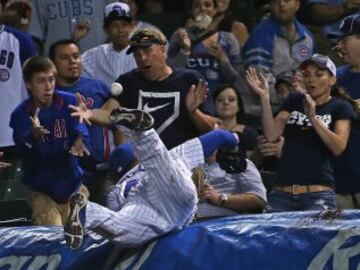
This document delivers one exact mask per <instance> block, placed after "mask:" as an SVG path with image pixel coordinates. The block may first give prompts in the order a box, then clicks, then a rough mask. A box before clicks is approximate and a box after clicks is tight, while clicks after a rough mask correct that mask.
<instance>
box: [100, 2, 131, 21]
mask: <svg viewBox="0 0 360 270" xmlns="http://www.w3.org/2000/svg"><path fill="white" fill-rule="evenodd" d="M132 19H133V18H132V17H131V14H130V8H129V6H128V5H127V4H125V3H121V2H116V3H111V4H109V5H107V6H106V7H105V9H104V26H107V25H108V24H109V23H111V22H112V21H116V20H123V21H127V22H131V21H132Z"/></svg>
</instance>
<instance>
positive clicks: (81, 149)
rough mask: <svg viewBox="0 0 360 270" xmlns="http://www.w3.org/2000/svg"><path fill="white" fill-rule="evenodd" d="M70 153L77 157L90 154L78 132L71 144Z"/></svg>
mask: <svg viewBox="0 0 360 270" xmlns="http://www.w3.org/2000/svg"><path fill="white" fill-rule="evenodd" d="M69 152H70V154H72V155H73V156H77V157H83V156H84V155H87V156H88V155H90V152H89V150H88V149H87V148H86V146H85V144H84V141H83V135H82V134H79V136H78V137H77V138H76V140H75V142H74V143H73V145H72V146H71V149H70V151H69Z"/></svg>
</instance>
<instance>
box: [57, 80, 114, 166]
mask: <svg viewBox="0 0 360 270" xmlns="http://www.w3.org/2000/svg"><path fill="white" fill-rule="evenodd" d="M56 89H57V90H61V91H65V92H69V93H74V94H75V93H76V92H79V93H80V94H81V95H82V96H83V97H84V102H85V104H86V106H87V107H88V108H89V109H97V108H100V107H101V106H102V105H103V104H104V103H105V102H106V101H107V100H108V98H109V97H110V90H109V87H108V86H107V85H106V84H105V83H104V82H103V81H100V80H96V79H91V78H87V77H84V76H82V77H80V79H79V80H78V81H77V82H76V83H75V84H74V85H72V86H70V87H63V86H59V85H57V86H56ZM88 129H89V133H90V145H91V156H92V157H93V158H94V159H95V161H96V162H103V161H105V160H106V159H107V158H108V155H109V151H110V146H109V139H108V136H107V132H108V131H107V128H103V127H99V126H96V125H91V126H89V127H88Z"/></svg>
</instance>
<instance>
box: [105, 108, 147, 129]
mask: <svg viewBox="0 0 360 270" xmlns="http://www.w3.org/2000/svg"><path fill="white" fill-rule="evenodd" d="M109 120H110V122H111V123H112V124H118V125H121V126H124V127H127V128H130V129H133V130H139V131H145V130H149V129H151V128H152V127H153V125H154V118H153V117H152V116H151V115H150V114H149V113H147V112H145V111H142V110H137V109H125V108H121V109H114V110H113V111H112V112H111V114H110V116H109Z"/></svg>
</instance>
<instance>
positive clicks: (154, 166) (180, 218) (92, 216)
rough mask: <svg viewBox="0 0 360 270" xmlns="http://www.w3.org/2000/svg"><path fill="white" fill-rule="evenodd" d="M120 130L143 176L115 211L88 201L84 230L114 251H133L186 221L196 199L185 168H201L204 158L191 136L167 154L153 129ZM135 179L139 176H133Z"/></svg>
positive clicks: (198, 144) (197, 142)
mask: <svg viewBox="0 0 360 270" xmlns="http://www.w3.org/2000/svg"><path fill="white" fill-rule="evenodd" d="M121 129H122V131H123V133H124V134H127V135H130V136H131V137H130V138H131V139H132V141H133V145H134V148H135V156H136V157H137V158H138V160H139V162H140V164H141V165H142V166H143V167H144V168H145V172H144V173H143V174H142V176H143V177H142V178H141V179H138V180H140V184H138V186H137V187H136V190H135V192H133V193H130V194H129V196H128V198H127V200H126V201H125V203H124V205H123V206H122V208H121V209H120V210H119V211H118V212H114V211H112V210H109V209H107V208H105V207H102V206H100V205H98V204H95V203H92V202H88V204H87V206H86V223H85V228H86V229H90V230H93V231H95V232H96V233H98V234H100V235H102V236H103V237H104V238H107V239H109V240H110V241H113V242H115V243H116V244H117V245H118V246H120V247H134V246H138V245H142V244H144V243H146V242H148V241H149V240H151V239H153V238H155V237H158V236H161V235H164V234H166V233H168V232H172V231H177V230H180V229H182V228H183V227H184V226H186V225H187V224H188V223H189V222H190V221H191V219H192V217H193V215H194V214H195V212H196V206H197V201H198V199H197V194H196V190H195V186H194V184H193V182H192V179H191V169H192V168H193V167H195V166H197V165H199V164H203V163H204V156H203V150H202V146H201V143H200V141H199V139H197V138H196V139H193V140H190V141H188V142H186V143H184V144H182V145H181V146H179V147H176V148H175V149H173V150H171V151H170V152H169V151H168V150H167V149H166V147H165V146H164V145H163V143H162V142H161V140H160V138H159V136H158V134H157V133H156V132H155V131H154V130H153V129H152V130H149V131H146V132H135V131H130V130H128V129H126V128H123V127H121ZM129 133H130V134H129ZM137 176H141V174H139V175H137V174H135V175H134V178H136V177H137Z"/></svg>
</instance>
